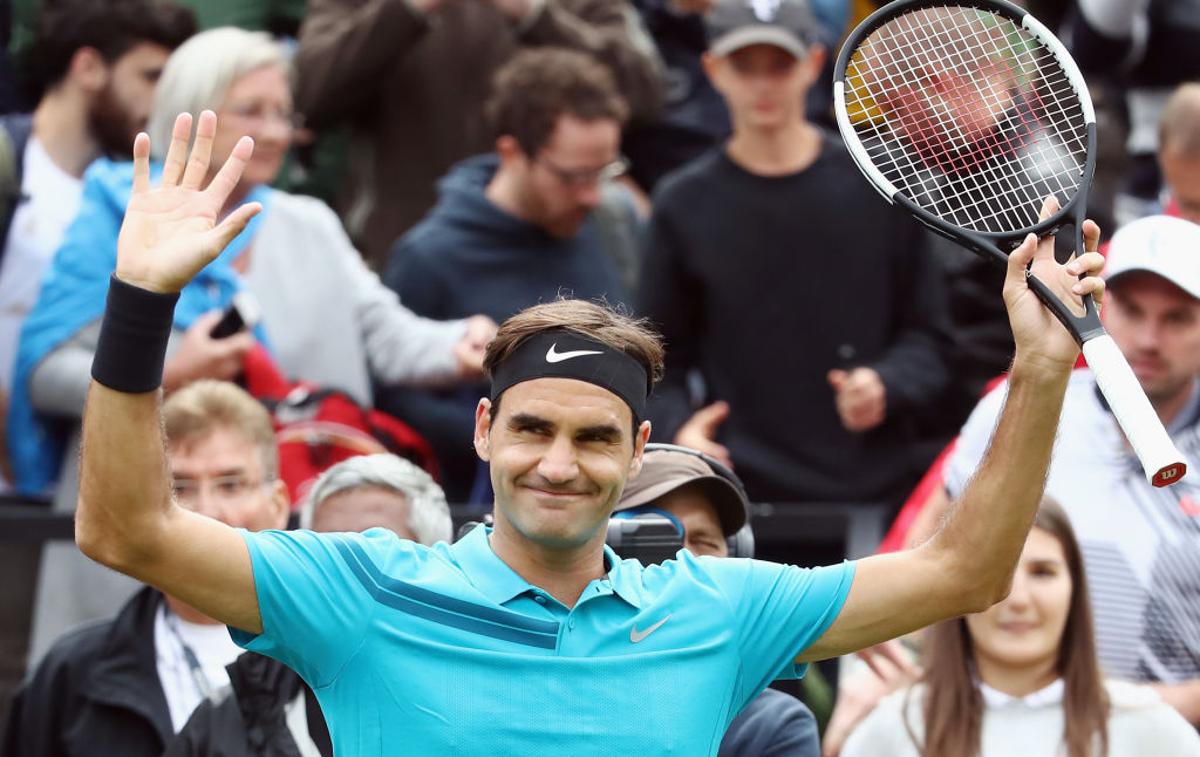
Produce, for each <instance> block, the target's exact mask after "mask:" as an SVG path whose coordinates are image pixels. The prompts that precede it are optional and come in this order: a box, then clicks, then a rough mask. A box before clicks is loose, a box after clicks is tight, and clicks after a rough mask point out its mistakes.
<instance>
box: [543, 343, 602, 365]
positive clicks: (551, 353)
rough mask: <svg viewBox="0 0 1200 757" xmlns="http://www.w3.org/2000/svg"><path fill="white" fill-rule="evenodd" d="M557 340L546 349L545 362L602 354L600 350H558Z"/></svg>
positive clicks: (558, 361)
mask: <svg viewBox="0 0 1200 757" xmlns="http://www.w3.org/2000/svg"><path fill="white" fill-rule="evenodd" d="M557 348H558V342H555V343H554V344H552V345H550V349H548V350H546V362H547V363H561V362H562V361H564V360H570V359H571V358H573V357H583V356H584V355H603V354H604V353H603V352H601V351H600V350H571V351H570V352H559V351H558V349H557Z"/></svg>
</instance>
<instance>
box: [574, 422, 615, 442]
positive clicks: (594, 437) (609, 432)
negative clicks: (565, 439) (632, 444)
mask: <svg viewBox="0 0 1200 757" xmlns="http://www.w3.org/2000/svg"><path fill="white" fill-rule="evenodd" d="M622 437H623V435H622V434H621V429H619V428H617V427H616V426H611V425H609V424H607V423H604V424H601V425H598V426H585V427H583V428H581V429H579V431H577V432H576V433H575V438H576V439H582V440H583V441H588V442H608V443H610V444H615V443H616V442H619V441H621V439H622Z"/></svg>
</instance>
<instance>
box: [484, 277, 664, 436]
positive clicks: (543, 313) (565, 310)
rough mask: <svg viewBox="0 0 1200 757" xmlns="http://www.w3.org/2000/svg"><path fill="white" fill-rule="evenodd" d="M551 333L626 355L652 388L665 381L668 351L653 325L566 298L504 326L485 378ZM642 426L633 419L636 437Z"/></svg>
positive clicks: (494, 406)
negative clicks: (582, 338)
mask: <svg viewBox="0 0 1200 757" xmlns="http://www.w3.org/2000/svg"><path fill="white" fill-rule="evenodd" d="M550 329H566V330H568V331H574V332H575V333H577V334H580V335H581V336H585V337H587V338H588V339H592V340H594V341H597V342H600V343H601V344H604V345H607V346H608V347H611V348H612V349H614V350H619V351H620V352H624V353H625V354H626V355H629V356H630V357H632V358H633V359H634V360H636V361H638V362H639V363H641V365H642V368H644V369H645V370H646V376H647V377H648V378H649V380H650V383H651V384H652V385H653V384H655V383H657V382H658V381H659V380H660V379H661V378H662V375H663V357H664V355H665V350H664V349H663V342H662V337H661V336H660V335H659V334H658V332H656V331H655V330H654V329H653V328H652V327H651V326H650V322H649V321H647V320H645V319H637V318H632V317H630V316H628V315H626V314H625V313H623V312H620V311H619V310H617V309H615V308H613V307H610V306H608V305H605V304H600V303H596V302H589V301H587V300H572V299H566V298H563V299H558V300H555V301H553V302H543V303H541V304H538V305H534V306H532V307H528V308H525V309H524V310H522V311H521V312H519V313H517V314H516V315H513V316H511V317H509V318H508V320H506V321H505V322H504V323H502V324H500V328H499V330H497V331H496V336H495V337H494V338H493V339H492V341H491V342H489V343H488V346H487V352H486V353H484V356H483V372H484V374H485V375H487V376H488V377H491V376H494V375H495V373H496V368H497V367H498V366H499V365H500V364H501V363H503V362H504V360H505V359H506V358H508V356H509V355H511V354H512V353H513V352H515V351H516V349H517V348H518V347H520V346H521V345H522V344H523V343H524V342H525V340H527V339H529V337H531V336H534V335H535V334H540V333H542V332H543V331H549V330H550ZM503 398H504V395H503V394H501V395H500V396H499V397H497V398H496V400H495V401H494V402H493V403H492V407H491V412H490V415H491V418H492V420H495V419H496V413H497V412H498V411H499V409H500V401H501V400H502V399H503ZM639 422H640V420H639V419H638V418H634V419H633V423H634V428H633V433H634V435H636V434H637V425H638V423H639Z"/></svg>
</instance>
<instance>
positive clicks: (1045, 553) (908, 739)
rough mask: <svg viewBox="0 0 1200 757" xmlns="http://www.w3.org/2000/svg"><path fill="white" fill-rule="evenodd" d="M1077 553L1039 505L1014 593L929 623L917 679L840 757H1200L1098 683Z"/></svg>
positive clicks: (1054, 508)
mask: <svg viewBox="0 0 1200 757" xmlns="http://www.w3.org/2000/svg"><path fill="white" fill-rule="evenodd" d="M1086 581H1087V579H1086V577H1085V576H1084V571H1083V560H1082V556H1081V555H1080V552H1079V544H1078V543H1077V542H1076V540H1075V534H1074V532H1073V531H1072V530H1071V526H1070V523H1069V522H1068V521H1067V516H1066V514H1065V513H1064V512H1063V511H1062V509H1061V508H1060V507H1059V506H1058V505H1057V504H1055V503H1054V502H1051V501H1049V500H1047V501H1044V502H1043V503H1042V507H1041V510H1040V511H1039V512H1038V515H1037V519H1036V520H1035V522H1034V527H1033V529H1032V530H1031V531H1030V534H1029V538H1028V539H1027V540H1026V542H1025V550H1024V551H1023V552H1022V554H1021V560H1020V562H1019V563H1018V565H1017V570H1016V573H1015V575H1014V576H1013V587H1012V592H1011V594H1009V596H1008V598H1006V599H1005V600H1004V601H1002V602H999V603H998V604H996V605H994V606H993V607H992V608H991V609H989V610H987V611H986V612H981V613H978V614H976V615H969V616H966V617H963V618H956V619H954V620H948V621H945V622H943V623H939V624H938V625H935V626H932V627H931V628H930V629H929V630H928V631H927V632H926V635H925V639H924V648H925V654H924V660H923V662H924V670H925V673H924V675H923V676H922V679H921V681H920V682H919V683H918V684H917V685H916V686H913V687H911V688H909V689H907V690H904V691H900V692H897V693H896V694H893V695H891V696H890V697H888V698H887V699H885V700H883V701H882V702H881V703H880V705H879V707H877V708H876V709H875V711H874V712H873V713H872V714H871V715H870V716H869V717H868V718H867V719H866V720H864V721H863V723H862V724H861V725H860V726H859V727H858V728H857V729H856V730H855V732H854V733H852V734H851V735H850V738H849V739H848V740H847V742H846V746H845V748H844V749H843V750H842V752H841V757H868V756H869V757H876V756H877V755H887V756H888V757H892V756H896V757H1013V756H1014V755H1015V756H1016V757H1059V756H1060V755H1062V756H1064V757H1105V756H1107V757H1133V756H1135V755H1137V756H1140V755H1155V757H1173V756H1175V755H1200V737H1198V736H1197V734H1196V732H1195V731H1194V730H1193V729H1192V728H1191V727H1190V726H1189V725H1188V724H1187V722H1186V721H1184V719H1183V718H1182V717H1180V716H1179V715H1178V713H1176V712H1175V711H1174V710H1172V709H1171V708H1170V707H1168V706H1167V705H1166V704H1164V703H1163V702H1162V701H1161V700H1160V699H1159V698H1158V695H1157V694H1155V693H1154V692H1153V691H1151V690H1150V689H1148V688H1144V687H1140V686H1136V685H1133V684H1129V683H1123V682H1118V681H1105V680H1104V678H1103V676H1102V675H1101V673H1100V667H1099V664H1098V663H1097V661H1096V642H1095V637H1094V634H1093V631H1092V611H1091V605H1090V603H1089V601H1088V592H1087V583H1086Z"/></svg>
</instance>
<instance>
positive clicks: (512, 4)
mask: <svg viewBox="0 0 1200 757" xmlns="http://www.w3.org/2000/svg"><path fill="white" fill-rule="evenodd" d="M488 1H489V2H490V3H491V4H492V5H494V6H496V8H497V10H499V11H500V12H501V13H503V14H504V15H505V16H506V17H507V18H508V19H509V20H510V21H514V22H515V21H520V20H521V19H523V18H525V17H526V16H528V15H529V11H530V10H532V9H533V0H488Z"/></svg>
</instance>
